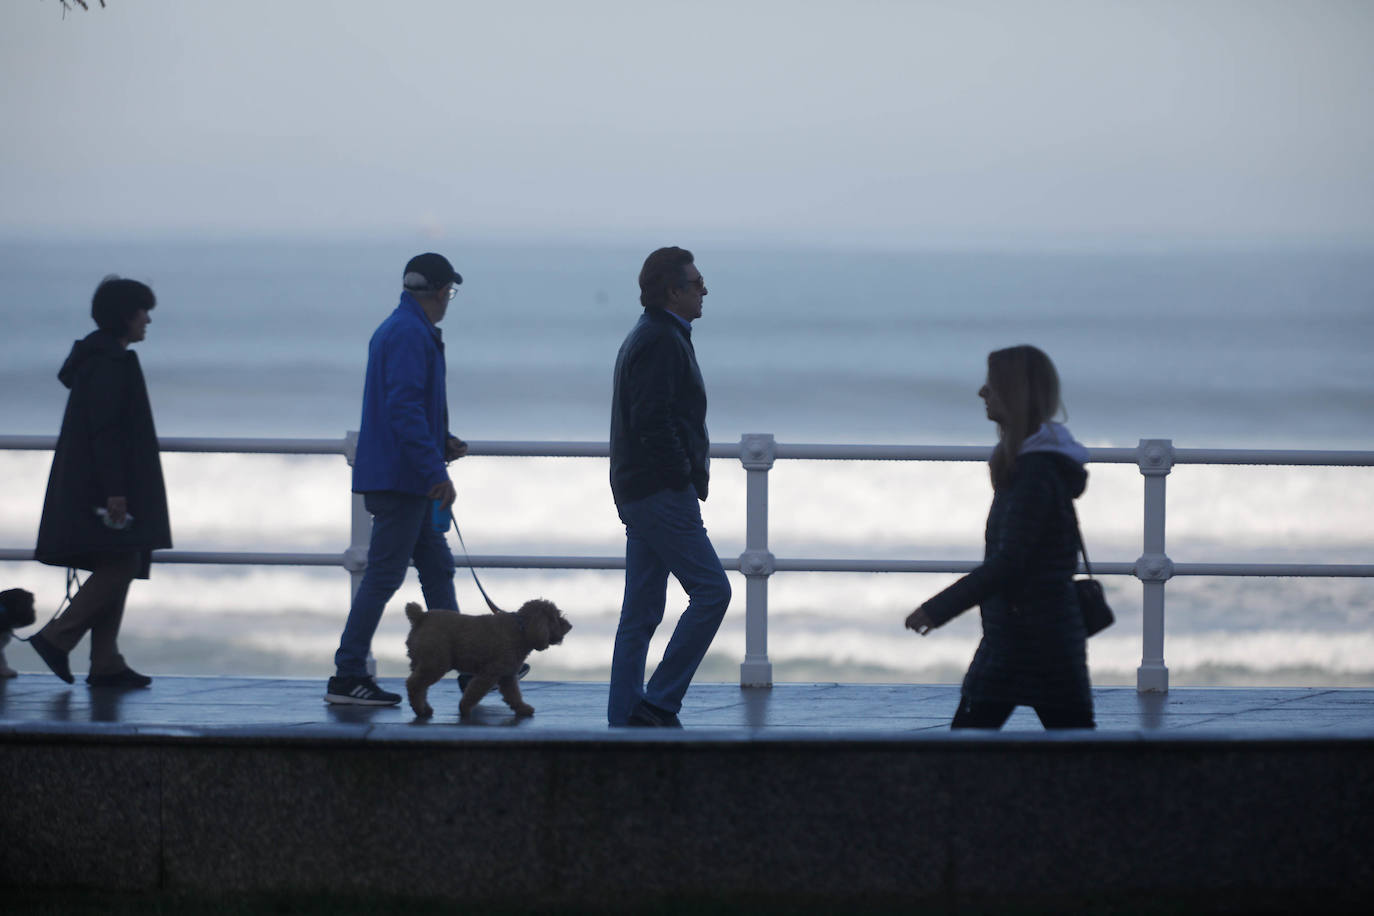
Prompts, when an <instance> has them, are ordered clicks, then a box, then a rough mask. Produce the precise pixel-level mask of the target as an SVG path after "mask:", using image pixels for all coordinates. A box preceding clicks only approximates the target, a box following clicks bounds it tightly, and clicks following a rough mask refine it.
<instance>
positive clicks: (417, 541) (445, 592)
mask: <svg viewBox="0 0 1374 916" xmlns="http://www.w3.org/2000/svg"><path fill="white" fill-rule="evenodd" d="M363 505H364V506H366V507H367V511H368V512H369V513H371V515H372V540H371V542H370V543H369V545H368V548H367V569H366V570H365V571H364V572H363V581H362V582H361V583H360V584H359V585H358V593H357V594H356V595H354V596H353V607H352V608H350V609H349V611H348V622H347V623H346V624H344V631H343V637H342V638H341V639H340V640H339V651H338V652H335V653H334V667H335V668H336V669H337V671H338V675H339V677H361V676H363V675H365V674H367V654H368V652H369V651H371V649H372V636H373V634H375V633H376V632H377V624H378V623H380V622H381V619H382V611H383V610H384V609H385V608H386V603H387V602H388V601H390V600H391V596H392V595H394V594H396V590H397V589H398V588H400V587H401V583H402V582H404V581H405V578H406V570H407V569H408V568H409V567H410V562H411V560H414V561H415V570H416V571H417V572H418V573H419V574H420V590H421V591H422V592H423V593H424V596H425V605H426V606H428V607H429V608H452V609H453V610H457V609H458V598H457V597H456V596H455V595H454V593H453V569H454V565H453V554H452V553H451V552H450V551H449V549H448V542H447V541H445V540H444V535H443V534H441V533H439V532H438V531H435V530H434V527H433V526H432V525H431V524H430V521H429V509H430V501H429V498H428V497H425V496H415V495H412V494H410V493H390V492H378V493H365V494H364V495H363Z"/></svg>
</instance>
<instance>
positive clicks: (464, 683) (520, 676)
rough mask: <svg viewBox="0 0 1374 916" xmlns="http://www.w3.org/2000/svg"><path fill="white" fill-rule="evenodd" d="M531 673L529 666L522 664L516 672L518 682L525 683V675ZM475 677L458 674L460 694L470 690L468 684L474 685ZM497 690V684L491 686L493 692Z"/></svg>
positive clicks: (489, 691)
mask: <svg viewBox="0 0 1374 916" xmlns="http://www.w3.org/2000/svg"><path fill="white" fill-rule="evenodd" d="M529 673H530V666H529V665H527V664H525V663H524V662H521V664H520V670H519V671H517V672H515V679H516V680H517V681H523V680H524V679H525V675H527V674H529ZM475 676H476V675H472V674H464V673H463V672H461V671H460V672H458V692H459V693H466V692H467V689H468V684H471V683H472V679H473V678H474V677H475ZM495 689H496V685H495V684H492V685H491V690H495ZM491 690H488V691H487V693H491Z"/></svg>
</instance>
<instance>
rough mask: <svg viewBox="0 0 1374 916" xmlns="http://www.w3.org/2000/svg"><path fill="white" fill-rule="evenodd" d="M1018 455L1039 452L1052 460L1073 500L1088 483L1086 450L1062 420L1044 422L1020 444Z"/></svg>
mask: <svg viewBox="0 0 1374 916" xmlns="http://www.w3.org/2000/svg"><path fill="white" fill-rule="evenodd" d="M1020 454H1022V455H1032V454H1043V455H1045V456H1047V457H1049V458H1051V459H1052V460H1053V461H1054V464H1055V469H1056V470H1057V471H1058V472H1059V476H1060V477H1061V478H1063V480H1064V483H1065V485H1066V486H1067V487H1068V490H1069V493H1070V494H1071V495H1072V496H1073V498H1074V499H1077V498H1078V497H1079V496H1081V495H1082V494H1083V491H1084V490H1085V489H1087V486H1088V470H1087V468H1085V467H1084V465H1086V464H1087V463H1088V449H1087V448H1086V447H1085V446H1084V445H1083V443H1081V442H1079V441H1078V440H1077V439H1075V438H1074V437H1073V433H1071V432H1069V429H1068V427H1067V426H1064V425H1063V424H1062V423H1045V424H1044V425H1042V426H1041V427H1040V428H1039V429H1037V430H1036V431H1035V432H1034V433H1033V434H1031V435H1030V436H1027V437H1026V441H1025V442H1023V443H1021V451H1020Z"/></svg>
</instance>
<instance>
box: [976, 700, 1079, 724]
mask: <svg viewBox="0 0 1374 916" xmlns="http://www.w3.org/2000/svg"><path fill="white" fill-rule="evenodd" d="M1031 708H1032V709H1034V710H1035V714H1036V715H1037V716H1039V717H1040V724H1041V725H1043V726H1045V728H1047V729H1059V728H1097V723H1095V722H1094V721H1093V710H1092V706H1091V705H1089V706H1088V707H1086V708H1078V707H1076V706H1063V707H1061V706H1033V707H1031ZM1015 709H1016V704H1015V703H998V702H993V701H991V700H970V699H969V698H968V697H961V698H960V700H959V708H958V709H957V710H956V711H955V713H954V721H953V722H951V723H949V727H950V728H992V729H998V728H1001V727H1002V726H1003V725H1005V724H1006V722H1007V719H1009V718H1011V714H1012V711H1013V710H1015Z"/></svg>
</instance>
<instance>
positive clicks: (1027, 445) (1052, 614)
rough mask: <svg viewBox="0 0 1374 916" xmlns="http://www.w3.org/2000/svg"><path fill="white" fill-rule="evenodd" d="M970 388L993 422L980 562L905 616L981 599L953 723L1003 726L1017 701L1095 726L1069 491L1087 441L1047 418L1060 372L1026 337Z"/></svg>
mask: <svg viewBox="0 0 1374 916" xmlns="http://www.w3.org/2000/svg"><path fill="white" fill-rule="evenodd" d="M978 394H979V396H980V397H981V398H983V400H984V401H985V402H986V404H987V415H988V419H989V420H992V421H993V422H994V423H996V424H997V428H998V432H999V440H998V443H997V447H996V448H995V449H994V450H993V454H992V460H991V462H989V466H990V472H991V476H992V486H993V497H992V509H991V510H990V511H989V512H988V522H987V530H986V534H985V544H986V546H985V548H984V554H983V564H982V565H981V566H979V567H978V568H977V569H975V570H973V571H972V572H970V573H969V574H968V575H966V576H964V577H963V578H962V579H960V580H959V581H957V582H955V583H954V584H953V585H951V586H950V587H949V588H947V589H945V590H944V591H942V592H940V593H939V594H937V595H936V596H935V597H933V598H931V599H930V600H928V601H926V602H925V603H924V604H922V605H921V606H920V607H918V608H917V609H916V610H914V611H912V612H911V614H910V615H909V616H908V617H907V619H906V626H907V627H908V628H910V629H912V630H915V631H916V632H917V633H920V634H921V635H925V634H927V633H929V632H930V631H931V630H932V629H934V628H935V627H938V626H941V625H942V624H944V623H946V622H948V621H949V620H951V619H953V618H954V617H956V616H957V615H959V614H961V613H962V612H964V611H965V610H967V609H968V608H970V607H972V606H973V605H975V604H977V605H980V606H981V609H982V616H983V640H982V642H981V643H979V645H978V651H977V652H976V653H975V654H974V656H973V662H972V663H971V664H970V665H969V669H968V673H967V674H966V675H965V676H964V684H963V690H962V693H961V696H960V701H959V709H958V711H957V712H956V713H955V714H954V721H953V722H952V723H951V725H950V727H951V728H1001V727H1002V725H1003V724H1004V723H1005V722H1006V721H1007V718H1008V717H1009V716H1010V715H1011V713H1012V710H1013V709H1015V708H1016V707H1017V706H1031V707H1034V709H1035V712H1036V714H1037V715H1038V716H1039V717H1040V721H1041V722H1042V723H1043V724H1044V726H1045V727H1046V728H1093V727H1094V723H1093V701H1092V691H1091V686H1090V684H1089V682H1088V651H1087V634H1086V633H1085V631H1084V629H1083V617H1082V614H1081V612H1080V611H1079V608H1078V601H1077V598H1076V597H1075V594H1074V588H1073V574H1074V570H1075V568H1076V567H1077V565H1078V556H1077V554H1078V534H1077V525H1076V524H1075V521H1074V516H1073V512H1072V503H1071V502H1070V501H1071V500H1073V499H1076V498H1077V497H1078V496H1079V495H1080V494H1081V493H1082V492H1083V490H1084V487H1085V486H1086V484H1087V480H1088V472H1087V471H1086V470H1085V469H1084V467H1083V465H1084V463H1085V462H1086V461H1087V458H1088V452H1087V449H1085V448H1084V447H1083V446H1082V445H1080V444H1079V443H1078V442H1076V441H1075V440H1074V438H1073V436H1072V435H1070V434H1069V431H1068V430H1067V429H1066V428H1064V427H1063V426H1062V425H1060V424H1058V423H1053V422H1050V418H1051V417H1053V416H1054V415H1056V414H1058V413H1059V412H1060V411H1061V410H1062V404H1061V403H1060V400H1059V375H1058V373H1057V372H1055V369H1054V364H1053V363H1052V362H1050V358H1049V357H1048V356H1046V355H1045V354H1044V353H1043V352H1042V351H1040V350H1038V349H1036V348H1035V347H1031V346H1020V347H1010V348H1008V349H1005V350H997V351H994V352H993V353H991V354H989V355H988V378H987V382H986V384H984V385H983V387H982V388H981V389H980V390H979V392H978Z"/></svg>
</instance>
